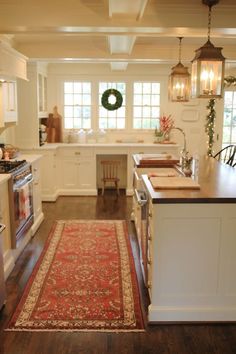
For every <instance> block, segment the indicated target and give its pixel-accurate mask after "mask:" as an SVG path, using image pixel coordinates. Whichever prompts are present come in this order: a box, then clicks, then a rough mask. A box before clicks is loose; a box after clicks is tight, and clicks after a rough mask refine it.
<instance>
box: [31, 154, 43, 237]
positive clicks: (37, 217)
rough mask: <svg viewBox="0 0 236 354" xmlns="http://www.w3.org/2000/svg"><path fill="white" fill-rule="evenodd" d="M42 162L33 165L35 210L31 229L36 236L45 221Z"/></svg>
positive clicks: (37, 161)
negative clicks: (42, 194) (42, 193)
mask: <svg viewBox="0 0 236 354" xmlns="http://www.w3.org/2000/svg"><path fill="white" fill-rule="evenodd" d="M40 162H41V160H40V159H38V160H35V161H33V162H32V163H31V166H32V174H33V179H34V181H33V209H34V223H33V225H32V227H31V232H32V235H34V234H35V232H36V231H37V229H38V227H39V226H40V224H41V222H42V221H43V219H44V215H43V211H42V196H41V165H40Z"/></svg>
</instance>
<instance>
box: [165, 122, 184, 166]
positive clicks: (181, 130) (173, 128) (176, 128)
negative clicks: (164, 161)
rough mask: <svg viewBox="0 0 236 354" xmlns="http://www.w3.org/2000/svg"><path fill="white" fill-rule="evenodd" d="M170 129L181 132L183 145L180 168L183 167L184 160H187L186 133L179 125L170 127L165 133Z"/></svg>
mask: <svg viewBox="0 0 236 354" xmlns="http://www.w3.org/2000/svg"><path fill="white" fill-rule="evenodd" d="M171 130H179V131H180V132H181V133H182V134H183V138H184V146H183V150H181V152H180V155H181V161H180V163H181V167H182V169H183V168H184V167H185V162H186V160H187V155H188V151H187V147H186V145H187V144H186V135H185V132H184V131H183V129H181V128H179V127H171V128H170V129H169V130H168V131H167V132H166V133H165V134H164V136H165V135H166V134H169V133H170V132H171Z"/></svg>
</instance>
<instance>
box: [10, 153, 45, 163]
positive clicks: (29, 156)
mask: <svg viewBox="0 0 236 354" xmlns="http://www.w3.org/2000/svg"><path fill="white" fill-rule="evenodd" d="M41 158H42V155H35V154H33V155H32V154H20V155H19V156H17V158H16V159H15V160H26V161H27V162H29V163H32V162H34V161H37V160H39V159H41Z"/></svg>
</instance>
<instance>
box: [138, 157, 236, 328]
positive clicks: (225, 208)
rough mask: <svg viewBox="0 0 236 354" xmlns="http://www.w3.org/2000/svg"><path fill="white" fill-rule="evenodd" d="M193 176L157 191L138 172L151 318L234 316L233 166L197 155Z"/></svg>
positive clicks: (235, 232)
mask: <svg viewBox="0 0 236 354" xmlns="http://www.w3.org/2000/svg"><path fill="white" fill-rule="evenodd" d="M150 171H151V170H150ZM179 178H181V177H179ZM195 179H196V180H197V182H198V184H199V185H200V189H196V190H191V189H189V190H183V189H178V190H174V189H168V190H161V189H154V188H153V186H152V184H151V182H150V179H149V177H148V175H147V174H144V175H142V181H143V185H144V189H145V190H146V192H147V194H148V203H147V204H148V213H147V215H148V216H147V220H146V222H147V255H146V258H145V257H143V259H144V260H145V259H146V262H147V282H146V284H147V286H148V290H149V294H150V305H149V308H148V320H149V322H151V323H152V322H176V321H177V322H179V321H182V322H185V321H216V322H218V321H236V277H235V270H236V169H234V168H232V167H230V166H227V165H223V164H221V163H219V162H217V161H216V160H214V159H213V158H203V159H202V160H201V161H200V164H199V173H198V175H196V176H195Z"/></svg>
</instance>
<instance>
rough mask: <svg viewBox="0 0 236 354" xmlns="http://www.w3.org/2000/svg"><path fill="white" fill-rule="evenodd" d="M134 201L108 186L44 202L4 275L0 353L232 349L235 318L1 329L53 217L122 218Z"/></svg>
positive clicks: (235, 349)
mask: <svg viewBox="0 0 236 354" xmlns="http://www.w3.org/2000/svg"><path fill="white" fill-rule="evenodd" d="M131 206H132V201H131V198H130V197H125V195H121V196H120V197H119V198H117V197H116V196H115V195H114V194H113V193H112V192H111V191H106V192H105V196H104V197H102V196H98V197H97V198H96V197H60V198H59V199H58V200H57V202H56V203H43V211H44V213H45V221H44V222H43V224H42V225H41V227H40V228H39V230H38V232H37V233H36V235H35V237H34V238H33V239H32V241H31V242H30V243H29V244H28V245H27V247H26V248H25V250H24V252H23V253H22V255H21V256H20V257H19V259H18V260H17V263H16V266H15V268H14V270H13V272H12V274H11V275H10V277H9V278H8V280H7V304H6V306H5V307H4V308H3V310H2V311H1V313H0V328H1V334H0V336H1V338H0V353H5V354H46V353H48V354H68V353H71V354H95V353H96V354H97V353H99V354H107V353H114V354H116V353H117V354H118V353H119V354H126V353H127V354H139V353H140V354H151V353H171V354H195V353H197V354H213V353H217V354H227V353H230V354H232V353H236V324H169V325H163V324H162V325H155V326H154V325H152V326H148V325H147V327H146V332H144V333H119V334H116V333H94V332H90V333H89V332H87V333H84V332H82V333H79V332H77V333H68V332H4V331H3V329H4V328H5V327H6V325H7V322H8V320H9V318H10V317H11V315H12V313H13V311H14V309H15V307H16V305H17V303H18V301H19V299H20V297H21V295H22V292H23V289H24V287H25V285H26V282H27V280H28V278H29V276H30V274H31V272H32V269H33V267H34V265H35V263H36V261H37V259H38V257H39V255H40V253H41V251H42V247H43V245H44V242H45V240H46V238H47V235H48V233H49V231H50V229H51V226H52V224H53V222H54V221H55V220H58V219H126V220H127V221H129V219H130V213H131ZM129 234H130V239H131V243H132V248H133V253H134V258H135V263H136V268H137V273H138V279H139V285H140V291H141V297H142V301H143V311H144V313H145V311H146V309H147V304H148V297H147V294H146V291H145V289H144V287H143V283H142V278H141V276H140V269H139V264H138V256H137V255H138V251H137V244H136V237H135V232H134V228H133V225H132V223H131V222H129Z"/></svg>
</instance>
